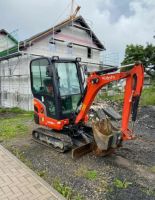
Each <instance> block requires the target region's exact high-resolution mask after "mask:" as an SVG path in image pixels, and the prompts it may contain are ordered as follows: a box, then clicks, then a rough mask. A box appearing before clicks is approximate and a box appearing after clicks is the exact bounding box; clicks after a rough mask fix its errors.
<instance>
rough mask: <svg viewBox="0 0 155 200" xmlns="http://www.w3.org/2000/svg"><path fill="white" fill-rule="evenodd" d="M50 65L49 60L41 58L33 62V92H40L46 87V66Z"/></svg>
mask: <svg viewBox="0 0 155 200" xmlns="http://www.w3.org/2000/svg"><path fill="white" fill-rule="evenodd" d="M47 66H48V60H46V59H41V60H35V61H33V63H32V80H33V88H32V90H33V92H34V93H36V92H40V91H41V90H43V88H44V79H46V77H47V75H46V67H47Z"/></svg>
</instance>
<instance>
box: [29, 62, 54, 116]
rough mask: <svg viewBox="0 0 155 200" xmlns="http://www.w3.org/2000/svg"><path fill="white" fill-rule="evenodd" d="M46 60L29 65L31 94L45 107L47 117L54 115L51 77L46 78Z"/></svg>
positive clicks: (47, 63)
mask: <svg viewBox="0 0 155 200" xmlns="http://www.w3.org/2000/svg"><path fill="white" fill-rule="evenodd" d="M48 65H49V62H48V60H47V59H44V58H43V59H38V60H34V61H33V62H32V63H31V72H32V74H31V75H32V77H31V78H32V93H33V96H34V97H35V98H37V99H39V100H40V101H42V103H43V104H44V105H45V107H46V111H47V116H49V117H52V116H53V115H55V101H54V92H53V80H52V77H49V76H47V74H46V71H47V66H48Z"/></svg>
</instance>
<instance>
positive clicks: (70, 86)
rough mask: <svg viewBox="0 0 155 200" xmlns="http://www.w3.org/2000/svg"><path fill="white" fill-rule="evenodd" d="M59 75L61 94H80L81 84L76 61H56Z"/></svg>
mask: <svg viewBox="0 0 155 200" xmlns="http://www.w3.org/2000/svg"><path fill="white" fill-rule="evenodd" d="M55 65H56V68H57V70H58V75H59V87H60V95H61V96H65V95H72V94H79V93H80V92H81V91H80V84H79V79H78V74H77V69H76V64H75V63H56V64H55Z"/></svg>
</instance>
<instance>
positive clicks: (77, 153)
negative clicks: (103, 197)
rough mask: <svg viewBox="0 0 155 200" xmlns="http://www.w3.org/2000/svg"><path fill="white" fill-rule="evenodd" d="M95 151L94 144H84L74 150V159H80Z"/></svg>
mask: <svg viewBox="0 0 155 200" xmlns="http://www.w3.org/2000/svg"><path fill="white" fill-rule="evenodd" d="M92 149H93V142H91V143H87V144H84V145H82V146H80V147H77V148H75V149H73V150H72V158H80V157H81V156H84V155H85V154H87V153H90V152H91V151H92Z"/></svg>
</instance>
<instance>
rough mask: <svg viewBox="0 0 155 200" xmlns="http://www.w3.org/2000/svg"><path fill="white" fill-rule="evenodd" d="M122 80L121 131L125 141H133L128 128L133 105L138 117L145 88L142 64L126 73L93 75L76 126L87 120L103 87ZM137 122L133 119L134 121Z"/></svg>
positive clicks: (89, 78)
mask: <svg viewBox="0 0 155 200" xmlns="http://www.w3.org/2000/svg"><path fill="white" fill-rule="evenodd" d="M103 73H105V71H103ZM121 79H126V86H125V92H124V103H123V111H122V126H121V131H122V134H123V140H127V139H131V138H132V132H131V131H130V130H129V128H128V124H129V117H130V113H131V107H132V105H133V106H134V109H135V111H134V110H133V112H132V114H133V115H135V116H136V113H135V112H136V111H137V106H138V101H139V97H140V95H141V91H142V87H143V79H144V69H143V66H142V65H141V64H136V65H134V66H133V68H132V69H131V70H129V71H125V72H119V73H112V74H102V71H100V72H93V73H91V74H90V75H89V77H88V79H87V86H86V90H85V94H84V97H83V101H82V106H81V109H80V111H79V113H78V115H77V117H76V120H75V124H78V123H79V122H80V121H83V120H84V119H85V117H86V115H87V113H88V111H89V109H90V107H91V105H92V102H93V100H94V98H95V97H96V95H97V93H98V91H99V90H100V89H101V88H102V87H103V86H105V85H107V84H109V83H111V82H113V81H118V80H121ZM136 105H137V106H136ZM135 120H136V119H133V121H135Z"/></svg>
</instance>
